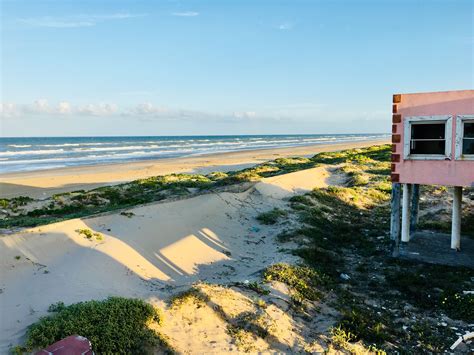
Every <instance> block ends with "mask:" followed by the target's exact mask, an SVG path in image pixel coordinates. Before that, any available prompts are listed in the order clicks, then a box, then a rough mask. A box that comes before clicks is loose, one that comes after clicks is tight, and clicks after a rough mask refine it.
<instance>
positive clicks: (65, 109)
mask: <svg viewBox="0 0 474 355" xmlns="http://www.w3.org/2000/svg"><path fill="white" fill-rule="evenodd" d="M71 111H72V106H71V104H70V103H69V102H60V103H59V104H58V113H59V114H69V113H71Z"/></svg>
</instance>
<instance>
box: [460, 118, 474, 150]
mask: <svg viewBox="0 0 474 355" xmlns="http://www.w3.org/2000/svg"><path fill="white" fill-rule="evenodd" d="M462 153H463V154H474V122H465V123H464V136H463V140H462Z"/></svg>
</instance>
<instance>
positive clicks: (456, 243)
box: [451, 186, 462, 250]
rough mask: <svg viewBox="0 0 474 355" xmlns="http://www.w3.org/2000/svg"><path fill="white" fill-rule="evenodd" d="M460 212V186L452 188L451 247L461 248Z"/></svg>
mask: <svg viewBox="0 0 474 355" xmlns="http://www.w3.org/2000/svg"><path fill="white" fill-rule="evenodd" d="M461 213H462V187H461V186H455V187H454V189H453V219H452V222H451V249H455V250H460V249H461Z"/></svg>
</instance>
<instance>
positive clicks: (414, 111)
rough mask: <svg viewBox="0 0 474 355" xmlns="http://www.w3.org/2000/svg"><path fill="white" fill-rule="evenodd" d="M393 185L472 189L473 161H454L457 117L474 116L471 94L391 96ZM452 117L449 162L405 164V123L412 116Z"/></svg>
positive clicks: (434, 161) (424, 161) (417, 161)
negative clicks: (407, 184) (411, 184)
mask: <svg viewBox="0 0 474 355" xmlns="http://www.w3.org/2000/svg"><path fill="white" fill-rule="evenodd" d="M393 103H394V104H393V109H392V112H393V116H392V143H393V145H392V181H394V182H401V183H416V184H427V185H447V186H468V187H471V186H472V187H474V160H455V153H454V152H455V143H456V139H455V135H456V115H474V90H463V91H446V92H434V93H420V94H398V95H394V96H393ZM432 115H452V116H453V122H452V124H453V129H452V143H451V144H452V159H451V160H405V159H404V156H403V142H404V132H403V131H404V120H405V119H406V118H407V117H412V116H432Z"/></svg>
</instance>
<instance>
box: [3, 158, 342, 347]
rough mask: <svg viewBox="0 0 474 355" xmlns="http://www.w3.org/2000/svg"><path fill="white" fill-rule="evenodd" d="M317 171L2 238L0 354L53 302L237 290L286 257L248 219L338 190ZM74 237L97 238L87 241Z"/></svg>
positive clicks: (267, 232) (273, 229)
mask: <svg viewBox="0 0 474 355" xmlns="http://www.w3.org/2000/svg"><path fill="white" fill-rule="evenodd" d="M339 182H340V178H338V177H337V176H336V175H333V174H331V172H329V171H328V170H326V168H324V167H319V168H314V169H309V170H305V171H299V172H296V173H292V174H287V175H282V176H277V177H273V178H269V179H265V180H263V181H262V182H259V183H258V184H256V185H255V186H254V187H252V188H250V189H248V190H247V191H244V192H241V193H229V192H224V193H210V194H206V195H201V196H197V197H194V198H190V199H186V200H180V201H174V202H168V203H158V204H151V205H147V206H141V207H137V208H133V209H130V210H128V211H129V212H131V213H133V215H132V216H131V217H130V218H128V217H126V216H123V215H121V214H119V213H113V214H108V215H103V216H98V217H94V218H83V219H73V220H69V221H64V222H60V223H56V224H51V225H48V226H42V227H38V228H31V229H26V230H23V231H21V232H19V233H16V234H12V235H7V236H3V237H2V238H0V271H1V281H0V282H1V284H0V289H1V293H0V307H1V308H0V315H1V317H0V318H1V322H0V323H1V325H0V328H1V329H0V344H1V346H0V352H4V351H5V350H6V349H8V347H9V346H10V344H12V343H16V342H17V341H18V339H19V338H20V337H21V336H23V335H24V333H25V330H26V327H27V326H28V325H29V324H31V323H32V322H34V321H35V320H37V319H38V317H39V316H41V315H44V314H45V313H46V310H47V307H48V306H49V305H50V304H51V303H54V302H57V301H63V302H65V303H66V304H69V303H73V302H78V301H82V300H88V299H100V298H104V297H107V296H109V295H122V296H127V297H140V298H142V299H148V300H150V299H153V300H157V299H158V300H160V299H164V298H166V297H167V296H168V295H169V293H170V290H176V288H179V287H181V286H186V285H190V284H192V283H193V282H195V281H197V280H204V281H206V280H207V281H210V282H221V283H226V282H230V281H244V280H246V279H248V278H251V277H252V274H255V273H256V272H258V271H259V270H261V269H262V268H264V267H265V266H266V265H268V264H271V263H273V262H278V261H281V260H288V261H289V260H292V258H293V257H292V256H289V255H286V254H281V253H278V252H277V245H276V243H275V242H274V236H275V235H276V234H277V232H278V228H280V227H278V226H270V227H268V226H261V225H259V224H258V223H257V222H256V221H255V216H256V215H258V214H259V213H261V212H263V211H267V210H269V209H271V208H273V207H275V206H283V205H284V202H283V200H282V199H283V198H286V197H289V196H291V195H292V194H294V193H295V192H298V193H302V192H305V191H309V190H311V189H312V188H314V187H323V186H327V184H328V183H336V184H337V183H339ZM79 229H90V230H91V231H93V232H97V233H100V235H101V237H102V240H96V238H95V237H94V238H92V240H89V239H87V238H85V237H84V236H83V235H81V234H79V233H78V232H77V230H79Z"/></svg>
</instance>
